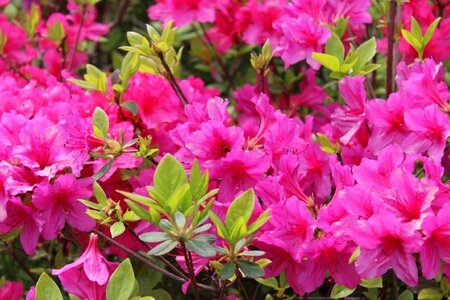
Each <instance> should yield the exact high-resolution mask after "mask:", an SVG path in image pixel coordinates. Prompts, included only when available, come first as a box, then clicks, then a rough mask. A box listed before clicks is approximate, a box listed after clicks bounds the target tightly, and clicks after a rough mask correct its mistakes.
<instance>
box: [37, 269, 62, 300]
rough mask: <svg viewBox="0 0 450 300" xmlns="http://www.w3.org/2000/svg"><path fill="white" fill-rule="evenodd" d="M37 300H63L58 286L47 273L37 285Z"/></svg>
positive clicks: (40, 278)
mask: <svg viewBox="0 0 450 300" xmlns="http://www.w3.org/2000/svg"><path fill="white" fill-rule="evenodd" d="M35 300H63V297H62V295H61V291H60V290H59V287H58V285H57V284H56V283H55V282H54V281H53V279H52V278H51V277H50V276H48V275H47V274H46V273H42V275H41V276H40V277H39V280H38V282H37V284H36V294H35Z"/></svg>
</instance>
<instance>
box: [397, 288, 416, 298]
mask: <svg viewBox="0 0 450 300" xmlns="http://www.w3.org/2000/svg"><path fill="white" fill-rule="evenodd" d="M398 300H414V294H413V293H412V292H411V291H410V290H405V291H403V293H401V294H400V295H399V296H398Z"/></svg>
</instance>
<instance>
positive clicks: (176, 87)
mask: <svg viewBox="0 0 450 300" xmlns="http://www.w3.org/2000/svg"><path fill="white" fill-rule="evenodd" d="M158 57H159V60H161V63H162V65H163V67H164V70H166V73H167V76H168V77H169V78H168V79H169V81H170V83H171V86H172V89H173V90H174V91H175V93H176V94H177V96H178V98H179V99H180V101H181V104H183V106H186V105H187V104H189V101H188V99H187V98H186V96H185V95H184V93H183V91H182V90H181V88H180V86H179V85H178V82H177V80H176V78H175V76H173V73H172V71H171V70H170V67H169V65H168V64H167V63H166V60H165V58H164V54H163V53H162V52H158Z"/></svg>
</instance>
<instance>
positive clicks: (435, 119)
mask: <svg viewBox="0 0 450 300" xmlns="http://www.w3.org/2000/svg"><path fill="white" fill-rule="evenodd" d="M405 121H406V124H407V125H408V127H409V129H410V130H411V131H413V132H412V133H411V134H410V135H408V137H407V138H406V139H405V140H404V141H403V147H404V149H405V152H407V153H411V152H414V153H422V152H425V151H426V152H427V153H428V155H429V156H430V157H431V158H432V159H434V160H435V161H438V162H439V161H441V159H442V156H443V154H444V149H445V144H446V141H447V138H448V137H449V136H450V123H449V121H448V116H447V115H446V114H444V113H443V112H442V111H440V110H439V108H438V106H437V105H436V104H432V105H429V106H427V107H425V108H424V109H419V108H416V109H412V110H409V111H407V112H405Z"/></svg>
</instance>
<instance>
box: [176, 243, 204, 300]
mask: <svg viewBox="0 0 450 300" xmlns="http://www.w3.org/2000/svg"><path fill="white" fill-rule="evenodd" d="M180 244H181V249H182V250H183V255H184V260H185V262H186V266H187V267H188V270H189V277H190V279H191V283H192V286H193V288H194V296H195V299H196V300H200V294H199V293H198V286H197V280H196V279H195V272H194V266H193V265H192V256H191V253H190V252H188V251H187V249H186V245H185V243H184V241H181V242H180Z"/></svg>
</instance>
